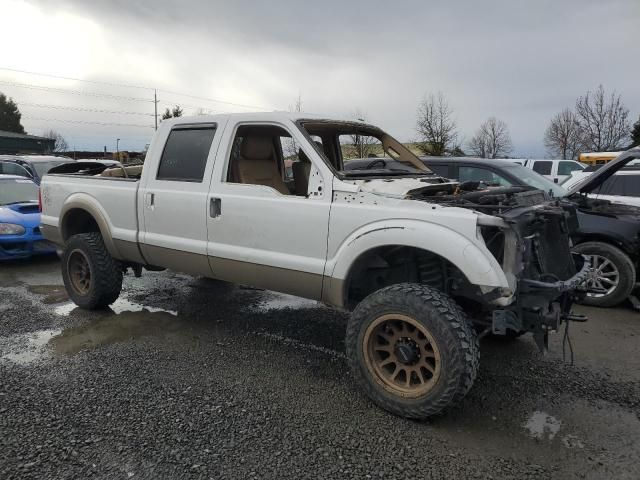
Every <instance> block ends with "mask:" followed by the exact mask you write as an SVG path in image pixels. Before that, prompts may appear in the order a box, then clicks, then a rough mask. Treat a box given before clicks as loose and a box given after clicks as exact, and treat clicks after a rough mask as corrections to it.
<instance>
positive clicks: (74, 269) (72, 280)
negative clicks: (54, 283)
mask: <svg viewBox="0 0 640 480" xmlns="http://www.w3.org/2000/svg"><path fill="white" fill-rule="evenodd" d="M62 279H63V280H64V286H65V287H66V289H67V293H68V294H69V297H70V298H71V300H73V302H74V303H75V304H76V305H78V306H79V307H81V308H84V309H87V310H96V309H99V308H104V307H107V306H108V305H110V304H112V303H113V302H115V301H116V299H117V298H118V296H119V295H120V290H121V289H122V265H121V264H120V262H118V261H117V260H115V259H114V258H113V257H112V256H111V255H110V254H109V252H108V251H107V249H106V247H105V246H104V242H103V240H102V236H101V235H100V234H99V233H96V232H92V233H81V234H78V235H74V236H73V237H71V238H70V239H69V241H68V242H67V244H66V246H65V249H64V252H63V254H62Z"/></svg>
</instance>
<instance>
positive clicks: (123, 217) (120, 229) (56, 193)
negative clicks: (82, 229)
mask: <svg viewBox="0 0 640 480" xmlns="http://www.w3.org/2000/svg"><path fill="white" fill-rule="evenodd" d="M138 185H139V180H138V179H136V178H122V177H106V176H93V175H78V174H77V173H76V174H49V175H46V176H45V177H44V179H43V182H42V185H41V197H42V217H41V225H42V228H43V229H44V230H48V231H50V232H51V231H53V230H54V229H55V230H56V231H58V235H60V236H61V237H63V239H66V238H68V237H69V236H70V235H72V234H73V233H74V232H73V225H70V226H67V227H63V225H64V223H63V219H64V216H65V215H66V214H68V213H69V212H70V211H72V210H77V209H80V210H85V211H86V212H87V213H90V214H91V215H92V216H93V217H94V218H96V220H97V221H98V223H100V222H103V223H104V226H106V227H107V228H108V231H109V232H110V234H111V236H112V238H113V240H114V242H116V244H117V243H118V241H123V242H132V243H134V244H136V243H137V241H138V213H137V197H138ZM100 226H101V227H102V226H103V225H100ZM47 227H51V228H47Z"/></svg>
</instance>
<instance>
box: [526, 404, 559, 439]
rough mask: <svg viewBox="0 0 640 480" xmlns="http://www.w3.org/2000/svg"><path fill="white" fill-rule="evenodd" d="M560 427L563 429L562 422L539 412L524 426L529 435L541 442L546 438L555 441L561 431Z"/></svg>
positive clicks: (534, 413)
mask: <svg viewBox="0 0 640 480" xmlns="http://www.w3.org/2000/svg"><path fill="white" fill-rule="evenodd" d="M560 427H562V421H560V420H558V419H557V418H555V417H553V416H551V415H549V414H548V413H545V412H541V411H539V410H538V411H535V412H533V413H532V414H531V416H530V417H529V419H528V420H527V421H526V423H525V424H524V428H525V430H527V432H528V433H529V435H530V436H531V437H533V438H537V439H539V440H543V439H545V438H546V439H549V440H553V439H554V437H555V436H556V435H557V434H558V432H559V431H560Z"/></svg>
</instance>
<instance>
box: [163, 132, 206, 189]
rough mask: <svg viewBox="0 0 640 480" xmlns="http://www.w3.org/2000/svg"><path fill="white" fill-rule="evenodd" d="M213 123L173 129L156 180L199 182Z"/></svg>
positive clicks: (165, 146)
mask: <svg viewBox="0 0 640 480" xmlns="http://www.w3.org/2000/svg"><path fill="white" fill-rule="evenodd" d="M215 133H216V125H215V124H203V125H188V126H182V125H180V126H177V127H174V128H173V129H172V130H171V132H169V136H168V137H167V141H166V143H165V145H164V150H163V152H162V156H161V157H160V164H159V166H158V174H157V176H156V180H166V181H174V182H196V183H201V182H202V180H203V177H204V171H205V168H206V166H207V158H208V157H209V150H210V149H211V144H212V142H213V137H214V135H215Z"/></svg>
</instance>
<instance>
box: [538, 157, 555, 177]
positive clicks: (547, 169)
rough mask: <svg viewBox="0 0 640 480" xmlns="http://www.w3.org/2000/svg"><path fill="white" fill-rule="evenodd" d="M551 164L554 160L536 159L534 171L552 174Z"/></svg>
mask: <svg viewBox="0 0 640 480" xmlns="http://www.w3.org/2000/svg"><path fill="white" fill-rule="evenodd" d="M551 165H553V162H551V161H549V160H536V161H535V162H533V171H534V172H538V173H539V174H540V175H551Z"/></svg>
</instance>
